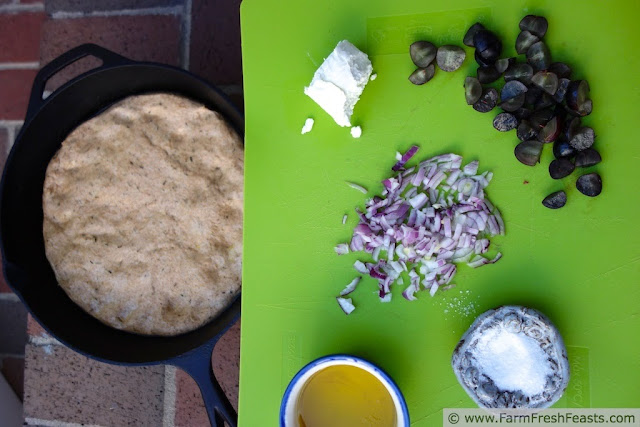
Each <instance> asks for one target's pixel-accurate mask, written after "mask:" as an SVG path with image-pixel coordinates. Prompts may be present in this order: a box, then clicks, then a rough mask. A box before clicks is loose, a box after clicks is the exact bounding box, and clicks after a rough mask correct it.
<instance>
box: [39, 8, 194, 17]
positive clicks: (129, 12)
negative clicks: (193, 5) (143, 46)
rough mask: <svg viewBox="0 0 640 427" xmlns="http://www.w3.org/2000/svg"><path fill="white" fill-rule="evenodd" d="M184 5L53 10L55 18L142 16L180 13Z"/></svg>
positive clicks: (52, 15)
mask: <svg viewBox="0 0 640 427" xmlns="http://www.w3.org/2000/svg"><path fill="white" fill-rule="evenodd" d="M183 9H184V7H183V6H166V7H148V8H142V9H120V10H94V11H91V12H75V11H73V12H71V11H64V10H60V11H57V12H53V13H52V14H51V17H52V18H53V19H77V18H95V17H101V18H106V17H111V16H142V15H179V14H180V13H182V11H183Z"/></svg>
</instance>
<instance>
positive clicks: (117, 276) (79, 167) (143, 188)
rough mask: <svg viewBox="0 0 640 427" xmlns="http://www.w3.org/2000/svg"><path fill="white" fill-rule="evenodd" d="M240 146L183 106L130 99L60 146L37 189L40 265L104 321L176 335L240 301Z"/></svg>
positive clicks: (224, 128)
mask: <svg viewBox="0 0 640 427" xmlns="http://www.w3.org/2000/svg"><path fill="white" fill-rule="evenodd" d="M243 155H244V150H243V144H242V140H241V139H240V137H239V136H238V134H237V133H236V132H235V131H234V130H233V129H232V128H231V127H230V126H229V125H228V124H227V123H226V122H225V121H224V119H223V118H222V116H220V115H219V114H218V113H216V112H214V111H211V110H209V109H207V108H206V107H205V106H203V105H201V104H198V103H195V102H193V101H191V100H189V99H186V98H184V97H180V96H176V95H172V94H160V93H158V94H148V95H138V96H131V97H128V98H126V99H124V100H122V101H120V102H118V103H116V104H114V105H113V106H111V107H110V108H109V109H107V110H106V111H105V112H103V113H101V114H100V115H98V116H96V117H94V118H92V119H91V120H89V121H87V122H85V123H83V124H81V125H80V126H79V127H78V128H76V129H75V130H74V131H73V132H72V133H71V134H70V135H69V136H68V137H67V138H66V140H65V141H64V142H63V143H62V147H61V148H60V150H59V151H58V152H57V153H56V155H55V156H54V157H53V159H52V160H51V162H50V163H49V166H48V168H47V173H46V179H45V183H44V194H43V209H44V225H43V232H44V239H45V249H46V255H47V258H48V260H49V262H50V263H51V265H52V267H53V270H54V271H55V274H56V277H57V279H58V283H59V284H60V286H61V287H62V288H63V289H64V290H65V292H66V293H67V294H68V295H69V297H70V298H71V299H72V300H73V301H75V302H76V303H77V304H78V305H80V306H81V307H82V308H83V309H84V310H86V311H87V312H88V313H90V314H91V315H93V316H94V317H96V318H97V319H99V320H100V321H102V322H104V323H106V324H107V325H110V326H112V327H115V328H118V329H124V330H127V331H130V332H135V333H140V334H148V335H176V334H180V333H183V332H187V331H190V330H193V329H195V328H198V327H199V326H201V325H203V324H204V323H206V322H207V321H209V320H211V319H212V318H214V317H215V316H216V315H217V314H219V313H220V312H221V311H222V310H223V309H224V308H225V307H227V306H228V304H229V303H230V302H231V300H232V299H233V298H234V297H235V296H236V295H237V294H238V293H239V292H240V284H241V256H242V208H243Z"/></svg>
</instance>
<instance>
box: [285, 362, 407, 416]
mask: <svg viewBox="0 0 640 427" xmlns="http://www.w3.org/2000/svg"><path fill="white" fill-rule="evenodd" d="M409 424H410V421H409V411H408V409H407V403H406V401H405V400H404V396H403V395H402V392H401V391H400V389H399V388H398V386H397V385H396V384H395V382H394V381H393V380H392V379H391V377H389V375H387V374H386V373H385V372H384V371H383V370H382V369H380V368H379V367H378V366H376V365H374V364H373V363H371V362H369V361H367V360H364V359H361V358H359V357H357V356H351V355H346V354H334V355H329V356H324V357H320V358H318V359H316V360H314V361H312V362H310V363H309V364H307V365H306V366H305V367H303V368H302V369H301V370H300V371H299V372H298V373H297V374H296V375H295V376H294V377H293V378H292V380H291V382H290V383H289V386H288V387H287V389H286V390H285V392H284V396H283V398H282V404H281V406H280V427H329V426H330V427H359V426H363V427H364V426H367V427H409Z"/></svg>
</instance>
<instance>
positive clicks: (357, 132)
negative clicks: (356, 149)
mask: <svg viewBox="0 0 640 427" xmlns="http://www.w3.org/2000/svg"><path fill="white" fill-rule="evenodd" d="M351 136H352V137H354V138H360V137H361V136H362V128H361V127H360V126H354V127H352V128H351Z"/></svg>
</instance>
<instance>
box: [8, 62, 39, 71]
mask: <svg viewBox="0 0 640 427" xmlns="http://www.w3.org/2000/svg"><path fill="white" fill-rule="evenodd" d="M39 68H40V62H38V61H29V62H0V71H7V70H37V69H39Z"/></svg>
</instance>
